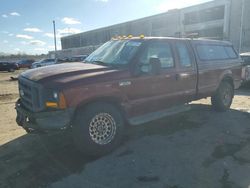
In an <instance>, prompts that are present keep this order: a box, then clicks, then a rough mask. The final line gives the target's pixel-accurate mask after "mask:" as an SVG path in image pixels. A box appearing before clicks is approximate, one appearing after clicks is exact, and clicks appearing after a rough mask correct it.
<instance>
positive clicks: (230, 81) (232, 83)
mask: <svg viewBox="0 0 250 188" xmlns="http://www.w3.org/2000/svg"><path fill="white" fill-rule="evenodd" d="M222 82H228V83H229V84H231V86H232V87H233V88H234V81H233V78H232V77H230V76H226V77H224V78H223V79H222Z"/></svg>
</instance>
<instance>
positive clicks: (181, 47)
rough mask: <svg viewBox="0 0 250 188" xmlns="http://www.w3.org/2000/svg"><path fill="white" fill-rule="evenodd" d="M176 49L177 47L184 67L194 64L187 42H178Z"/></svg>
mask: <svg viewBox="0 0 250 188" xmlns="http://www.w3.org/2000/svg"><path fill="white" fill-rule="evenodd" d="M176 49H177V53H178V56H179V61H180V65H181V66H182V67H191V66H192V63H191V58H190V55H189V52H188V48H187V46H186V44H185V43H183V42H182V43H177V44H176Z"/></svg>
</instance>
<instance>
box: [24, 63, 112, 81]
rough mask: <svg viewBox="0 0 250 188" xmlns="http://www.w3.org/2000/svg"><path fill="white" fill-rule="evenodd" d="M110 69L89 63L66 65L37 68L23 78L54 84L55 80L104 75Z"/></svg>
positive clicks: (25, 73)
mask: <svg viewBox="0 0 250 188" xmlns="http://www.w3.org/2000/svg"><path fill="white" fill-rule="evenodd" d="M108 70H110V68H108V67H106V66H101V65H94V64H87V63H64V64H58V65H50V66H47V67H41V68H36V69H32V70H28V71H25V72H23V73H22V74H21V76H23V77H25V78H27V79H29V80H32V81H37V82H45V81H46V83H48V82H53V81H55V80H57V81H58V80H60V79H66V78H68V79H69V78H73V77H75V78H76V77H77V76H78V78H79V77H87V76H88V75H92V76H93V75H95V74H96V75H98V74H104V73H105V71H108Z"/></svg>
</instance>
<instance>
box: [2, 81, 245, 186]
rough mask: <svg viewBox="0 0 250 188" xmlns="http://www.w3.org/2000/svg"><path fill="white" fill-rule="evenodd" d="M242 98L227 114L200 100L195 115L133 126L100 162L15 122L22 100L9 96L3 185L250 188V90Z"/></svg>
mask: <svg viewBox="0 0 250 188" xmlns="http://www.w3.org/2000/svg"><path fill="white" fill-rule="evenodd" d="M0 82H1V79H0ZM0 88H1V83H0ZM13 92H14V91H13ZM236 94H237V96H236V97H235V99H234V104H233V106H232V108H233V109H232V110H230V111H229V112H226V113H218V112H214V111H212V110H211V107H210V105H209V102H208V100H200V101H197V102H194V103H193V104H192V105H191V106H192V108H191V110H190V111H189V112H185V113H182V114H179V115H177V116H173V117H169V118H164V119H161V120H158V121H154V122H151V123H148V124H145V125H141V126H137V127H131V128H129V129H128V131H127V133H126V137H125V140H124V143H123V144H122V145H121V146H120V147H119V148H118V149H117V150H116V151H114V152H113V153H111V154H109V155H106V156H103V157H101V158H87V157H84V156H82V155H81V154H80V153H79V152H78V151H76V149H75V148H74V147H73V145H72V140H71V135H70V134H69V133H66V132H62V133H52V134H48V135H47V134H45V135H27V134H26V133H25V132H24V131H23V130H22V129H21V128H19V127H18V126H17V125H16V123H15V111H14V101H15V96H9V97H7V98H6V97H2V98H0V114H1V116H0V169H1V170H0V187H52V188H61V187H62V188H63V187H65V188H66V187H67V188H68V187H87V188H88V187H90V188H92V187H93V188H99V187H100V188H102V187H104V188H105V187H109V188H112V187H114V188H117V187H119V188H120V187H121V188H123V187H124V188H125V187H126V188H127V187H130V188H133V187H152V188H154V187H155V188H189V187H190V188H201V187H202V188H211V187H213V188H217V187H218V188H247V187H248V186H249V185H250V113H249V109H250V91H249V90H240V91H237V93H236Z"/></svg>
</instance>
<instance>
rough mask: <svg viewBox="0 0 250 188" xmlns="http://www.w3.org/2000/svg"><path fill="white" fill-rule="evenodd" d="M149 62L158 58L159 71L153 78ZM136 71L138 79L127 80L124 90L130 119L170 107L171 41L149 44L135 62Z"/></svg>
mask: <svg viewBox="0 0 250 188" xmlns="http://www.w3.org/2000/svg"><path fill="white" fill-rule="evenodd" d="M150 58H159V60H160V63H161V71H160V73H159V74H157V75H154V74H152V72H151V65H150V63H149V61H150ZM136 59H137V60H136V63H137V65H139V66H137V67H139V69H140V72H141V73H140V74H139V76H138V77H134V78H132V79H131V84H130V86H129V87H127V89H129V91H128V90H127V91H128V92H127V96H128V99H129V101H130V106H131V109H132V110H131V114H130V115H131V116H140V115H144V114H147V113H151V112H156V111H160V110H163V109H165V108H166V107H168V106H171V104H172V101H171V100H169V101H168V99H171V97H172V96H174V95H175V92H176V91H177V88H176V87H175V84H176V78H175V72H176V68H175V58H174V52H173V49H172V44H171V41H168V40H155V41H149V42H148V43H147V44H146V46H145V48H144V50H143V52H142V53H140V55H139V57H138V58H136Z"/></svg>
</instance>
